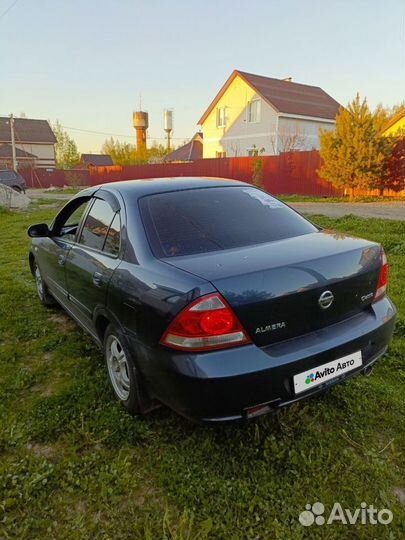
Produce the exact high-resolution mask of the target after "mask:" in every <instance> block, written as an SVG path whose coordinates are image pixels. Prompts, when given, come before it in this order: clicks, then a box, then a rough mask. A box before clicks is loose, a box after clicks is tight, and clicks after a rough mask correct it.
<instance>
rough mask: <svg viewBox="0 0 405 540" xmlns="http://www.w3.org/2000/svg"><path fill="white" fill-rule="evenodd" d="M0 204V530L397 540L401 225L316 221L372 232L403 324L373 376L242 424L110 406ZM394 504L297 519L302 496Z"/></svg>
mask: <svg viewBox="0 0 405 540" xmlns="http://www.w3.org/2000/svg"><path fill="white" fill-rule="evenodd" d="M52 213H53V211H52V210H49V209H47V210H45V209H42V210H41V209H37V210H35V211H33V212H30V213H28V214H27V213H21V212H19V213H17V212H16V213H7V212H4V211H3V212H0V223H1V227H0V246H1V249H0V538H1V539H3V538H4V539H9V538H12V539H18V540H36V539H46V540H53V539H55V540H62V539H63V540H64V539H68V540H90V539H91V540H95V539H97V540H126V539H128V540H129V539H136V540H137V539H145V540H160V539H166V540H185V539H188V540H194V539H204V538H209V539H218V540H219V539H221V540H222V539H223V540H233V539H235V540H236V539H243V540H253V539H263V540H274V539H279V540H286V539H292V540H299V539H327V540H332V539H336V540H341V539H342V538H351V539H352V538H353V539H367V540H369V539H371V538H378V539H385V538H386V539H390V540H392V539H397V538H398V539H399V538H402V539H403V538H404V523H405V509H404V508H403V507H402V506H401V503H400V502H399V500H398V499H397V497H396V495H395V494H394V489H396V488H401V489H404V488H405V477H404V474H403V471H404V470H405V454H404V452H405V399H404V396H405V394H404V385H405V370H404V353H405V294H404V292H405V291H404V283H405V223H399V222H391V221H390V222H389V221H379V220H362V219H359V218H354V217H352V216H349V217H345V218H342V219H338V220H332V219H328V218H325V217H321V216H315V217H313V218H312V219H313V220H314V221H315V222H317V223H318V224H320V225H323V226H325V227H329V228H335V229H337V230H339V231H345V232H348V233H352V234H355V235H360V236H364V237H367V238H370V239H373V240H377V241H379V242H382V243H383V244H384V246H385V248H386V250H387V254H388V257H389V260H390V264H391V281H390V294H391V296H392V298H393V300H394V301H395V303H396V304H397V307H398V309H399V324H398V326H397V331H396V335H395V339H394V342H393V344H392V347H391V349H390V352H389V354H388V355H387V356H386V357H385V359H384V360H383V361H381V362H379V363H378V364H377V366H376V368H375V370H374V373H373V375H372V376H371V377H369V378H365V377H357V378H354V379H352V380H351V381H350V382H347V383H346V384H342V385H338V386H337V387H335V388H334V389H332V390H331V391H328V392H327V393H325V394H323V395H321V396H319V397H317V398H314V399H311V400H308V401H304V402H301V403H300V404H297V405H294V406H293V407H290V408H288V409H285V410H280V411H277V412H275V413H273V414H270V415H268V416H266V417H262V418H261V419H259V420H258V421H257V422H256V423H251V424H248V425H242V426H238V425H236V426H235V425H234V426H217V427H205V426H199V425H193V424H191V423H189V422H187V421H186V420H183V419H182V418H180V417H178V416H177V415H176V414H175V413H173V412H171V411H169V410H167V409H160V410H158V411H157V412H155V413H153V414H151V415H150V416H149V417H147V418H146V419H145V420H142V421H140V420H136V419H133V418H131V417H130V416H129V415H127V414H126V413H125V412H124V411H123V410H122V409H121V408H120V407H119V406H118V405H117V404H116V402H115V401H114V399H113V396H112V393H111V391H110V388H109V385H108V382H107V378H106V374H105V371H104V367H103V362H102V358H101V354H100V352H99V351H98V349H97V348H96V347H95V346H94V345H93V343H92V341H91V340H90V338H88V337H87V336H86V335H85V334H84V333H83V332H82V331H81V330H80V329H78V328H77V327H76V326H75V324H74V323H73V322H71V321H70V320H69V319H68V318H67V317H66V316H65V315H64V314H63V312H62V311H61V310H58V309H54V310H46V309H45V308H43V307H42V306H40V305H39V303H38V301H37V298H36V294H35V290H34V283H33V280H32V278H31V275H30V273H29V270H28V265H27V249H28V238H27V237H26V234H25V231H26V229H27V227H28V225H29V224H31V223H33V222H43V221H47V220H49V219H50V217H51V216H52ZM315 501H322V502H323V503H324V504H325V505H326V506H327V507H329V508H330V507H331V505H332V503H333V502H334V501H339V502H340V503H341V504H342V505H343V506H344V507H347V508H350V509H353V510H354V509H355V508H357V507H359V506H360V503H361V502H362V501H365V502H367V503H368V504H374V506H375V507H378V508H383V507H386V508H389V509H391V510H392V511H393V512H394V521H393V523H392V524H391V525H389V526H387V527H384V526H381V525H378V526H372V525H356V526H349V525H347V526H344V525H330V526H324V527H317V526H313V527H311V528H309V529H306V528H305V527H303V526H301V525H300V523H299V522H298V515H299V513H300V512H301V511H302V510H304V506H305V504H306V503H308V502H311V503H313V502H315Z"/></svg>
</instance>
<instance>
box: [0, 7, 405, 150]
mask: <svg viewBox="0 0 405 540" xmlns="http://www.w3.org/2000/svg"><path fill="white" fill-rule="evenodd" d="M0 51H1V52H0V116H5V115H8V114H10V113H13V114H14V115H16V116H19V115H20V114H21V113H22V112H23V113H25V114H26V116H27V117H28V118H44V119H48V120H51V121H55V120H59V121H60V122H61V124H62V125H63V126H65V127H66V129H67V131H68V132H69V135H70V136H72V137H73V138H74V139H75V141H76V143H77V145H78V147H79V150H80V151H82V152H98V151H99V150H100V147H101V145H102V143H103V142H104V140H105V139H106V138H108V137H109V136H110V135H113V136H114V137H115V138H119V139H120V140H122V141H125V142H132V143H134V142H135V136H134V130H133V127H132V111H133V110H137V109H138V108H139V105H140V102H141V104H142V108H143V109H144V110H147V111H148V112H149V126H150V127H149V131H148V144H151V143H152V142H153V141H154V140H156V141H157V142H163V138H164V131H163V110H164V109H165V108H171V109H173V110H174V131H173V137H174V142H175V144H176V145H178V144H180V143H182V142H183V141H184V140H186V139H188V138H190V137H191V136H192V135H193V134H194V133H195V132H196V130H197V122H198V120H199V118H200V117H201V115H202V113H203V112H204V111H205V109H206V108H207V107H208V105H209V104H210V102H211V101H212V99H213V98H214V97H215V95H216V93H217V92H218V90H219V89H220V87H221V86H222V84H223V83H224V82H225V80H226V79H227V78H228V76H229V75H230V73H231V72H232V70H233V69H240V70H242V71H247V72H250V73H257V74H260V75H266V76H269V77H276V78H284V77H289V76H291V77H292V78H293V81H295V82H300V83H305V84H311V85H315V86H321V87H322V88H323V89H324V90H325V91H326V92H328V93H329V94H330V95H331V96H332V97H334V98H335V99H336V100H337V101H339V102H340V103H341V104H343V105H345V104H347V103H348V101H350V100H351V99H353V97H354V96H355V95H356V92H359V93H360V95H361V96H363V97H367V99H368V102H369V104H370V106H371V107H373V108H374V107H375V106H376V105H377V104H378V103H382V104H384V105H386V106H392V105H394V104H396V103H400V102H402V101H404V100H405V2H404V0H323V1H321V0H249V1H246V0H244V1H240V0H172V1H170V2H169V1H168V0H143V1H140V0H69V1H67V0H0ZM73 128H74V129H73ZM92 132H99V133H92Z"/></svg>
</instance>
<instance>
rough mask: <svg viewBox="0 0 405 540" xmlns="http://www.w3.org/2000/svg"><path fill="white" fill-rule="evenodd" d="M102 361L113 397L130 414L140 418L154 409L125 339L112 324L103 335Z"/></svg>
mask: <svg viewBox="0 0 405 540" xmlns="http://www.w3.org/2000/svg"><path fill="white" fill-rule="evenodd" d="M104 359H105V363H106V367H107V373H108V377H109V379H110V383H111V386H112V389H113V392H114V394H115V397H116V398H117V399H118V401H119V402H120V403H121V404H122V405H123V407H125V409H126V410H127V411H128V412H129V413H130V414H132V415H134V416H142V415H144V414H145V413H146V412H148V411H149V410H151V409H152V408H154V407H151V400H150V398H149V396H148V394H147V392H146V390H145V386H144V384H143V382H142V380H141V376H140V373H139V370H138V369H137V367H136V365H135V362H134V359H133V356H132V355H131V353H130V351H129V349H128V346H127V344H126V340H125V337H124V336H123V334H122V332H120V331H119V330H118V328H117V327H116V326H114V325H113V324H110V325H109V326H108V327H107V329H106V331H105V334H104Z"/></svg>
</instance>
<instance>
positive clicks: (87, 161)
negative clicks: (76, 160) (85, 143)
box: [80, 154, 114, 167]
mask: <svg viewBox="0 0 405 540" xmlns="http://www.w3.org/2000/svg"><path fill="white" fill-rule="evenodd" d="M111 165H114V163H113V160H112V158H111V156H110V155H108V154H82V155H81V158H80V166H84V167H111Z"/></svg>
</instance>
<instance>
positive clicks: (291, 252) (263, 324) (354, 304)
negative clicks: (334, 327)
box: [164, 231, 381, 346]
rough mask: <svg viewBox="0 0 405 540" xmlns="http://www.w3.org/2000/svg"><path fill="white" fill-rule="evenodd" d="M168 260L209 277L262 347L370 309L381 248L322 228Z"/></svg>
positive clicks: (377, 274) (172, 263) (170, 262)
mask: <svg viewBox="0 0 405 540" xmlns="http://www.w3.org/2000/svg"><path fill="white" fill-rule="evenodd" d="M164 260H165V262H166V263H168V264H171V265H173V266H176V267H177V268H180V269H182V270H184V271H187V272H190V273H192V274H195V275H197V276H199V277H202V278H204V279H206V280H208V281H210V282H211V283H212V284H213V285H214V286H215V288H216V289H217V290H218V291H219V292H220V293H221V295H222V296H223V297H224V298H225V300H226V301H227V302H228V303H229V304H230V305H231V307H232V308H233V310H234V312H235V314H236V315H237V317H238V318H239V320H240V322H241V323H242V325H243V326H244V328H245V329H246V330H247V332H248V333H249V335H250V336H251V338H252V340H253V341H254V342H255V343H256V344H257V345H259V346H265V345H268V344H271V343H275V342H278V341H282V340H285V339H289V338H292V337H296V336H299V335H303V334H305V333H308V332H311V331H314V330H316V329H319V328H323V327H325V326H328V325H330V324H334V323H336V322H339V321H341V320H343V319H346V318H349V317H351V316H353V315H355V314H356V313H359V312H360V311H361V310H364V309H367V308H368V307H369V306H370V305H371V303H372V300H373V297H374V293H375V289H376V284H377V281H378V276H379V269H380V266H381V247H380V246H379V245H378V244H375V243H372V242H368V241H366V240H361V239H357V238H353V237H349V236H346V235H342V234H340V233H336V232H332V231H321V232H317V233H313V234H307V235H302V236H299V237H294V238H289V239H285V240H280V241H275V242H271V243H266V244H258V245H254V246H249V247H244V248H238V249H233V250H227V251H226V253H225V252H224V251H217V252H211V253H204V254H201V255H200V254H198V255H190V256H182V257H170V258H167V259H164ZM328 300H329V301H328ZM330 300H332V301H331V302H330ZM329 303H330V305H327V304H329Z"/></svg>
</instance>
